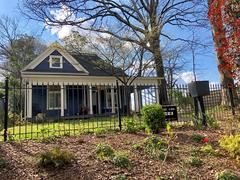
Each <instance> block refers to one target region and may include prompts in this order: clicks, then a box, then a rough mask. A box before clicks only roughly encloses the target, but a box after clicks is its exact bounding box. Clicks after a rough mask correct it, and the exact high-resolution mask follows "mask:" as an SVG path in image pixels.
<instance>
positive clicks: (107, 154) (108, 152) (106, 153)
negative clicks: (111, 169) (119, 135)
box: [96, 143, 114, 160]
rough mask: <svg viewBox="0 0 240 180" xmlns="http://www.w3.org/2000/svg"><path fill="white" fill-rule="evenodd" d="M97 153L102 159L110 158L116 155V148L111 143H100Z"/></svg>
mask: <svg viewBox="0 0 240 180" xmlns="http://www.w3.org/2000/svg"><path fill="white" fill-rule="evenodd" d="M96 154H97V157H98V158H99V159H100V160H110V159H111V158H112V157H113V156H114V150H113V148H112V147H111V146H110V145H108V144H102V143H100V144H98V145H97V151H96Z"/></svg>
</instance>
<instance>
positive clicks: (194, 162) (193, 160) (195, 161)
mask: <svg viewBox="0 0 240 180" xmlns="http://www.w3.org/2000/svg"><path fill="white" fill-rule="evenodd" d="M186 163H187V164H190V165H191V166H195V167H199V166H201V165H202V164H203V161H202V160H201V159H200V158H198V157H194V156H190V157H189V158H188V159H186Z"/></svg>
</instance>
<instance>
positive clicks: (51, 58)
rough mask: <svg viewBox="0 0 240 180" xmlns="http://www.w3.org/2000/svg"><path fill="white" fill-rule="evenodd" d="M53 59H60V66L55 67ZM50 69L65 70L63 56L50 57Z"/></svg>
mask: <svg viewBox="0 0 240 180" xmlns="http://www.w3.org/2000/svg"><path fill="white" fill-rule="evenodd" d="M53 58H59V61H60V62H59V66H57V67H56V66H53V62H52V60H53ZM49 68H52V69H62V68H63V57H62V56H57V55H50V56H49Z"/></svg>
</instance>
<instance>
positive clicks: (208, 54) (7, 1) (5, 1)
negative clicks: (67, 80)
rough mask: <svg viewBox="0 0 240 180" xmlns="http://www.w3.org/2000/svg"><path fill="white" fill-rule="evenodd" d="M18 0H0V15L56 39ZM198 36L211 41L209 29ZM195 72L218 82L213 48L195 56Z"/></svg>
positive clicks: (49, 39) (46, 39) (47, 39)
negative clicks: (23, 11)
mask: <svg viewBox="0 0 240 180" xmlns="http://www.w3.org/2000/svg"><path fill="white" fill-rule="evenodd" d="M17 3H18V0H0V16H2V15H6V16H10V17H13V18H17V19H18V20H19V21H20V22H21V27H22V28H23V31H24V32H27V33H29V34H35V35H36V34H37V35H38V36H39V37H40V38H41V39H43V40H44V42H45V43H47V44H49V43H51V42H54V41H56V40H58V36H57V35H55V34H52V33H51V32H50V30H45V31H44V32H42V30H43V24H42V23H39V22H34V21H28V20H26V19H25V18H24V17H23V16H22V15H21V13H20V12H19V10H18V8H17ZM167 30H169V31H171V32H170V33H172V34H176V33H182V34H184V35H185V36H189V34H188V33H189V32H180V31H179V30H177V31H176V30H172V29H167ZM197 34H198V36H199V37H200V38H201V40H202V41H210V42H211V43H212V36H211V32H210V31H209V30H202V31H201V32H198V33H197ZM191 57H192V56H191V54H186V55H185V57H184V58H185V59H186V60H188V61H189V63H188V64H186V68H185V69H186V73H185V77H186V78H188V76H190V75H189V74H190V71H191ZM196 59H197V60H196V61H197V67H198V70H197V74H198V78H199V79H200V80H209V81H210V82H218V81H219V77H218V72H217V64H216V56H215V53H214V48H209V50H207V51H205V52H204V53H200V54H199V55H198V56H197V58H196Z"/></svg>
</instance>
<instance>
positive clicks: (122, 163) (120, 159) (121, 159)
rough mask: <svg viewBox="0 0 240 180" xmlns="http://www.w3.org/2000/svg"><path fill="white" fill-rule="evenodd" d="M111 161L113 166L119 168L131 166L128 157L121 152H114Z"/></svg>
mask: <svg viewBox="0 0 240 180" xmlns="http://www.w3.org/2000/svg"><path fill="white" fill-rule="evenodd" d="M111 161H112V163H113V164H114V165H115V166H118V167H121V168H130V167H131V166H132V164H131V162H130V160H129V159H128V157H127V156H126V155H125V154H121V153H117V154H115V155H114V157H113V158H112V160H111Z"/></svg>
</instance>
